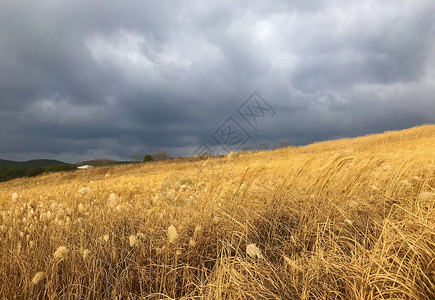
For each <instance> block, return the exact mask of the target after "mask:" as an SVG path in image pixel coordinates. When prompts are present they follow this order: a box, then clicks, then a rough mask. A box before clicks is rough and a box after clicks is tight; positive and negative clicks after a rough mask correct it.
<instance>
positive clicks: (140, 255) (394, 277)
mask: <svg viewBox="0 0 435 300" xmlns="http://www.w3.org/2000/svg"><path fill="white" fill-rule="evenodd" d="M0 213H1V216H0V220H1V225H0V226H1V227H0V237H1V239H0V240H1V242H0V243H1V244H0V255H1V260H0V295H1V297H0V298H1V299H15V298H17V299H132V298H133V299H137V298H141V299H182V298H183V299H435V126H434V125H426V126H421V127H415V128H411V129H408V130H403V131H396V132H386V133H383V134H379V135H370V136H365V137H360V138H356V139H343V140H337V141H329V142H322V143H316V144H312V145H309V146H305V147H295V148H286V149H281V150H275V151H266V152H257V153H241V154H230V155H227V156H226V157H211V158H207V159H200V158H196V159H195V158H187V159H175V160H170V161H163V162H157V163H148V164H136V165H124V166H116V167H100V168H95V169H92V170H84V171H75V172H70V173H55V174H50V175H44V176H39V177H35V178H25V179H16V180H13V181H9V182H4V183H0Z"/></svg>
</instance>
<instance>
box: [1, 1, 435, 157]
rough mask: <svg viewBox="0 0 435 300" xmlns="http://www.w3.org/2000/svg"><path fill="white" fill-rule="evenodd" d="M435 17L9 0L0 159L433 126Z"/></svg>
mask: <svg viewBox="0 0 435 300" xmlns="http://www.w3.org/2000/svg"><path fill="white" fill-rule="evenodd" d="M434 15H435V2H434V1H433V0H427V1H425V0H414V1H408V0H404V1H400V0H399V1H398V0H385V1H378V0H373V1H361V0H350V1H349V0H337V1H334V0H326V1H323V0H313V1H305V0H300V1H296V0H292V1H279V0H277V1H268V2H266V1H257V0H253V1H223V0H219V1H214V0H210V1H161V0H159V1H114V0H105V1H85V0H75V1H61V0H41V1H33V0H32V1H30V0H28V1H21V0H16V1H8V0H0V128H1V130H0V158H3V159H13V160H27V159H33V158H52V159H60V160H63V161H67V162H77V161H81V160H87V159H95V158H111V159H129V158H131V157H132V156H133V155H135V154H140V155H142V156H143V155H144V154H146V153H152V152H154V151H159V150H162V151H167V152H168V153H169V154H171V155H172V156H181V155H190V154H192V153H193V152H195V151H197V150H198V146H200V145H201V144H203V143H204V142H205V143H206V144H205V145H207V146H209V147H210V148H212V149H215V148H214V147H216V146H217V145H219V143H221V145H220V146H221V147H224V148H225V147H226V148H227V149H229V150H231V149H230V148H236V147H240V146H241V145H242V144H243V143H244V144H245V145H254V144H260V143H266V142H268V143H271V144H272V143H275V142H277V141H279V140H287V141H290V142H292V143H294V144H297V145H302V144H307V143H311V142H314V141H318V140H327V139H335V138H340V137H352V136H358V135H363V134H368V133H374V132H382V131H385V130H394V129H403V128H408V127H411V126H415V125H420V124H424V123H435V51H434V50H435V49H434V47H435V43H434V41H435V21H434V20H435V18H434ZM254 92H257V93H256V94H254ZM251 95H252V97H250V96H251ZM230 134H234V135H233V136H230ZM237 134H239V135H238V136H237ZM203 145H204V144H203Z"/></svg>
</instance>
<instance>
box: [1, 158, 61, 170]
mask: <svg viewBox="0 0 435 300" xmlns="http://www.w3.org/2000/svg"><path fill="white" fill-rule="evenodd" d="M65 164H66V163H64V162H62V161H59V160H52V159H33V160H28V161H12V160H4V159H0V166H8V167H23V168H38V167H40V168H43V167H48V166H52V165H65Z"/></svg>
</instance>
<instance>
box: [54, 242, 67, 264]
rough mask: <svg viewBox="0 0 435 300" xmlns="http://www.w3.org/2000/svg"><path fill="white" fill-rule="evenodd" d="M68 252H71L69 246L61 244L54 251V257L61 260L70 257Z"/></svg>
mask: <svg viewBox="0 0 435 300" xmlns="http://www.w3.org/2000/svg"><path fill="white" fill-rule="evenodd" d="M68 253H69V250H68V248H67V247H65V246H60V247H59V248H57V250H56V252H54V255H53V257H54V259H55V260H57V261H61V260H64V259H67V258H68Z"/></svg>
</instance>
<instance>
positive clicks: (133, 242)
mask: <svg viewBox="0 0 435 300" xmlns="http://www.w3.org/2000/svg"><path fill="white" fill-rule="evenodd" d="M128 240H129V241H130V247H134V245H136V244H137V242H138V238H137V236H135V235H130V236H129V237H128Z"/></svg>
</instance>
